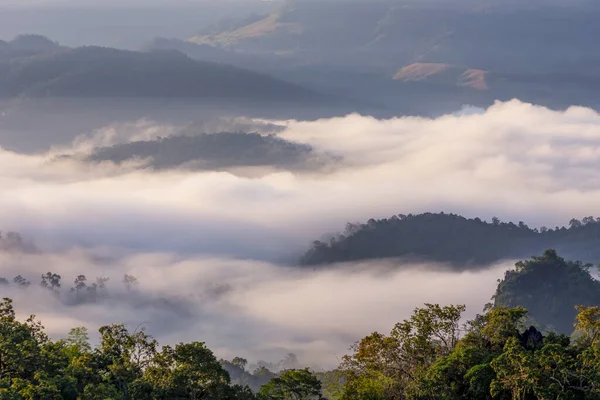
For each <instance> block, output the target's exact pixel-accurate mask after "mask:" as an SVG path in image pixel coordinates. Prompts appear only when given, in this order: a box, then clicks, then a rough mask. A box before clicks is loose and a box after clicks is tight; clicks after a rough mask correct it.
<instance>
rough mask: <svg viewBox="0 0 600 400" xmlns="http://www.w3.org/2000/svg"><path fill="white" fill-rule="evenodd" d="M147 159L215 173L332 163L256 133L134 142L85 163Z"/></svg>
mask: <svg viewBox="0 0 600 400" xmlns="http://www.w3.org/2000/svg"><path fill="white" fill-rule="evenodd" d="M136 159H137V160H148V163H147V164H144V165H146V166H149V167H152V168H155V169H166V168H175V167H185V168H189V169H195V170H204V169H207V170H214V169H220V168H227V167H245V166H252V167H258V166H271V167H275V168H285V169H312V168H319V167H323V166H325V165H327V164H328V163H330V162H333V161H334V157H333V156H329V155H326V154H323V155H319V154H317V153H316V152H315V151H314V149H313V148H312V147H311V146H309V145H305V144H299V143H293V142H289V141H286V140H284V139H281V138H278V137H276V136H274V135H260V134H258V133H231V132H222V133H213V134H206V133H203V134H198V135H193V136H187V135H176V136H169V137H165V138H159V139H157V140H151V141H136V142H131V143H125V144H117V145H114V146H110V147H101V148H97V149H95V150H94V151H93V152H92V154H91V155H89V156H85V157H84V161H89V162H101V161H112V162H114V163H117V164H121V163H123V162H126V161H132V160H136Z"/></svg>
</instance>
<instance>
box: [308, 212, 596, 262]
mask: <svg viewBox="0 0 600 400" xmlns="http://www.w3.org/2000/svg"><path fill="white" fill-rule="evenodd" d="M548 248H554V249H556V250H558V251H559V252H560V253H561V254H565V255H566V256H568V257H571V258H576V259H582V260H586V261H589V262H600V222H598V220H596V219H594V218H593V217H587V218H584V219H583V221H578V220H572V221H571V223H570V227H569V228H568V229H567V228H564V227H563V228H556V229H555V230H549V229H546V228H542V229H540V230H537V229H532V228H529V227H528V226H527V225H526V224H525V223H523V222H519V223H518V224H514V223H512V222H509V223H505V222H500V221H499V220H498V219H497V218H494V219H493V220H492V222H486V221H482V220H481V219H479V218H474V219H468V218H465V217H462V216H460V215H455V214H444V213H440V214H433V213H426V214H420V215H412V214H410V215H408V216H406V215H394V216H392V217H391V218H388V219H381V220H374V219H371V220H369V221H368V222H367V223H366V224H348V225H347V226H346V230H345V232H344V233H343V234H342V235H339V236H338V237H334V238H331V240H330V241H329V242H322V241H316V242H314V243H313V247H312V248H311V249H310V250H309V251H308V252H307V253H306V254H305V255H304V257H303V258H302V260H301V262H302V264H306V265H318V264H329V263H334V262H344V261H356V260H366V259H373V258H391V257H412V258H417V259H426V260H433V261H440V262H446V263H450V264H452V266H453V268H455V269H460V270H462V269H468V268H481V266H482V265H486V264H489V263H492V262H496V261H499V260H502V259H510V258H523V257H529V256H530V255H531V254H539V253H541V252H543V251H544V250H545V249H548Z"/></svg>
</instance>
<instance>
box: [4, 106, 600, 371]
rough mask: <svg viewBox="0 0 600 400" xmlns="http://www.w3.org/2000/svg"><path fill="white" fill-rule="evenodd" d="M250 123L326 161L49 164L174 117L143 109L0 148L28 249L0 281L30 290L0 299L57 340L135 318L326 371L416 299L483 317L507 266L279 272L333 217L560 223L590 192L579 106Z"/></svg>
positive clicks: (335, 224)
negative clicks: (76, 282) (103, 279)
mask: <svg viewBox="0 0 600 400" xmlns="http://www.w3.org/2000/svg"><path fill="white" fill-rule="evenodd" d="M244 123H246V122H244ZM253 123H257V124H259V125H258V126H257V125H252V124H250V125H249V128H248V129H252V130H253V131H259V132H260V126H263V127H265V128H264V129H265V132H263V133H265V134H267V133H271V134H276V135H277V136H278V137H281V138H282V139H285V140H288V141H291V142H295V143H301V144H308V145H310V146H312V147H313V148H314V149H315V150H316V151H320V152H323V153H325V152H326V153H330V154H333V155H335V156H336V157H337V160H338V161H337V162H336V164H335V165H333V166H332V167H331V168H329V169H325V170H306V171H302V172H294V171H286V170H275V171H272V172H269V173H264V174H260V175H259V176H257V175H253V174H247V175H244V174H239V173H232V172H230V171H188V170H182V169H169V170H161V171H155V170H152V169H140V168H139V166H138V165H136V162H135V161H132V162H131V163H130V164H126V163H125V164H121V165H115V164H112V163H110V162H102V163H86V162H79V161H76V160H73V159H62V160H60V159H58V160H57V156H58V155H62V154H74V153H76V152H80V151H92V150H93V148H94V147H96V146H108V145H112V144H115V143H124V142H129V141H133V140H140V139H143V140H152V139H155V138H156V137H158V136H162V137H164V136H168V135H170V134H173V133H174V132H179V130H180V129H181V127H176V126H170V125H164V124H159V123H153V122H152V121H138V122H136V121H132V122H131V123H128V124H112V125H110V126H107V127H106V128H105V129H103V130H100V131H97V132H88V133H87V136H85V137H80V138H78V139H77V140H76V141H75V142H73V144H72V145H71V146H68V147H66V148H65V146H60V147H56V148H53V149H52V150H50V151H49V152H46V153H43V154H33V155H32V154H19V153H15V152H10V151H6V150H0V185H2V188H3V195H2V196H1V197H0V209H1V210H2V213H0V227H1V228H2V229H3V230H5V231H8V230H12V231H18V232H21V233H22V234H23V235H24V236H25V237H27V238H30V239H32V240H33V241H34V242H35V244H36V246H37V247H38V248H39V249H40V253H37V254H13V253H10V254H9V253H6V254H4V255H2V261H1V264H0V276H5V277H6V278H12V277H13V276H15V275H18V274H20V275H23V276H25V277H27V278H28V279H30V280H32V282H33V283H32V286H31V287H30V288H29V289H28V290H27V291H20V290H18V289H16V288H11V289H5V287H2V286H0V291H2V295H4V294H5V293H8V295H9V296H11V297H15V299H16V302H17V309H19V310H21V311H22V312H35V313H36V314H38V316H39V317H40V318H41V319H42V320H43V321H44V322H45V324H46V325H47V326H48V328H49V329H50V331H51V332H52V333H53V334H56V335H61V334H64V333H65V332H66V331H68V329H70V328H71V327H73V326H75V325H87V326H88V327H90V328H96V327H98V326H99V325H101V324H105V323H110V322H125V323H127V324H128V325H130V326H132V327H135V326H137V325H138V324H140V323H147V327H148V331H149V332H150V333H152V334H154V335H156V336H157V337H158V338H160V339H162V341H163V342H164V341H166V342H174V341H182V340H191V339H195V340H206V341H207V343H208V345H209V346H210V347H211V348H213V349H214V350H216V352H217V353H218V355H220V356H223V357H228V356H234V355H242V356H246V357H248V358H250V359H258V358H266V359H271V360H272V359H277V358H280V357H281V356H282V355H283V354H285V353H286V352H288V351H293V352H295V353H297V354H299V355H300V356H301V357H302V358H303V359H304V360H305V361H306V362H311V363H319V364H322V365H333V364H336V362H337V360H336V358H335V354H337V355H338V356H339V355H340V353H343V352H344V349H346V348H347V347H348V346H349V345H350V344H351V343H352V342H353V341H355V340H357V339H359V338H360V337H361V336H362V335H364V334H367V333H369V332H371V331H373V330H377V329H381V330H388V329H389V328H390V326H391V325H392V324H393V323H394V322H397V321H399V320H401V319H403V318H405V317H407V316H408V314H409V312H410V311H411V310H412V309H413V308H414V307H415V306H417V305H419V304H421V303H423V302H441V303H466V304H467V305H468V306H469V310H470V312H471V313H472V314H474V313H476V312H478V311H480V310H481V308H482V306H483V305H484V304H485V303H486V302H487V301H488V299H489V298H490V296H491V295H492V294H493V291H494V287H495V284H496V279H497V278H499V277H501V275H502V272H503V271H504V270H505V269H506V268H507V267H508V265H510V263H507V264H505V265H502V266H500V267H497V268H496V267H492V268H490V269H486V270H484V271H483V272H480V273H463V274H452V273H449V272H441V271H440V270H439V268H434V269H432V268H430V267H431V266H428V265H420V266H417V265H405V268H403V269H402V270H401V271H390V270H389V268H384V270H385V271H386V272H382V269H381V268H383V267H385V266H381V265H380V264H381V263H382V262H381V261H378V262H367V263H364V264H361V265H359V266H355V265H354V266H336V267H335V268H333V269H327V270H322V271H321V270H319V271H313V270H312V269H308V270H307V269H294V268H293V267H290V266H289V265H293V264H294V263H295V262H297V260H298V258H299V256H300V255H301V254H302V252H303V251H305V250H306V249H307V248H308V244H309V243H310V242H311V241H312V240H314V239H318V238H320V237H321V236H322V235H323V234H327V233H328V232H329V233H331V232H336V231H341V230H343V228H344V225H345V223H346V222H348V221H351V222H354V221H366V220H368V219H369V218H377V217H388V216H390V215H393V214H398V213H404V214H408V213H419V212H425V211H432V212H435V211H444V212H455V213H460V214H463V215H466V216H479V217H481V218H484V219H488V220H490V219H491V218H492V217H493V216H498V217H500V218H501V219H503V220H512V221H519V220H523V221H527V222H528V223H529V224H530V225H533V226H539V225H546V226H554V225H564V224H566V223H567V222H568V220H569V219H570V218H571V217H574V216H585V215H594V214H597V212H595V211H596V209H597V204H599V202H600V190H599V189H598V188H599V187H600V185H599V183H600V178H599V175H598V173H597V170H598V164H599V161H598V160H599V159H600V158H599V157H598V156H599V155H600V115H599V114H598V113H596V112H594V111H592V110H590V109H585V108H579V107H573V108H570V109H568V110H565V111H552V110H549V109H546V108H542V107H536V106H533V105H530V104H525V103H521V102H519V101H511V102H507V103H497V104H496V105H494V106H492V107H490V108H489V109H487V110H472V109H465V110H463V111H461V112H458V113H455V114H451V115H444V116H441V117H439V118H435V119H427V118H416V117H402V118H394V119H388V120H378V119H375V118H373V117H367V116H360V115H348V116H345V117H339V118H332V119H322V120H317V121H294V120H290V121H254V122H253ZM260 124H262V125H260ZM245 126H248V125H245ZM48 129H52V127H49V128H48ZM206 129H207V128H206ZM202 130H205V128H198V133H202V132H201V131H202ZM186 133H187V134H193V132H190V131H188V132H186ZM0 145H1V143H0ZM281 264H285V265H288V266H282V265H281ZM48 271H52V272H56V273H59V274H61V276H63V279H64V284H65V285H66V286H69V285H70V284H71V282H72V280H73V279H74V278H75V276H76V275H79V274H85V275H86V276H87V277H88V278H90V279H95V277H96V276H107V277H110V278H111V280H110V281H109V282H110V285H109V290H110V293H111V295H110V296H109V297H108V298H106V299H104V300H103V301H101V302H98V303H94V304H87V303H86V304H80V305H73V304H71V303H69V302H68V301H67V300H65V299H63V300H61V301H59V300H52V298H51V297H49V296H50V295H49V294H48V293H46V292H43V291H41V290H40V289H38V288H37V284H38V277H39V276H40V275H41V274H43V273H46V272H48ZM436 271H437V272H436ZM126 273H129V274H132V275H134V276H136V277H137V278H138V279H139V281H140V285H139V288H138V289H137V292H136V293H132V292H130V291H126V290H124V289H123V287H122V285H120V284H119V281H120V280H121V279H122V277H123V275H124V274H126Z"/></svg>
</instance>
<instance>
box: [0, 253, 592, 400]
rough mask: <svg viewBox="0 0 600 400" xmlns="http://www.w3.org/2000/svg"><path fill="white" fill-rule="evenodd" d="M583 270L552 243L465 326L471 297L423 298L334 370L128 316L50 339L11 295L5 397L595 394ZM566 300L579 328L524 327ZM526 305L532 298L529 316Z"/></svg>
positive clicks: (3, 312)
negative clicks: (244, 353)
mask: <svg viewBox="0 0 600 400" xmlns="http://www.w3.org/2000/svg"><path fill="white" fill-rule="evenodd" d="M587 269H588V266H586V265H584V264H581V263H578V262H570V261H565V260H564V259H562V258H560V257H559V256H558V255H557V254H556V252H555V251H553V250H548V251H546V252H545V253H544V254H543V255H542V256H541V257H534V258H533V259H531V260H529V261H522V262H519V263H517V265H516V270H514V271H509V272H507V275H506V279H505V280H504V281H503V282H501V283H500V285H499V287H498V291H497V293H496V295H495V304H494V305H493V306H492V307H489V308H488V309H487V310H486V311H485V312H484V313H483V314H480V315H477V316H476V317H475V318H474V319H472V320H470V321H468V322H466V323H465V324H463V323H462V322H463V321H464V320H463V313H464V311H465V307H464V306H463V305H450V306H442V305H438V304H425V305H424V306H423V307H420V308H417V309H415V310H414V313H413V314H412V316H410V317H409V318H408V319H405V320H403V321H401V322H399V323H397V324H396V325H395V326H394V327H393V329H392V330H391V331H390V333H389V334H382V333H379V332H374V333H372V334H370V335H368V336H366V337H365V338H363V339H362V340H360V341H358V342H356V343H355V344H354V345H353V346H352V347H351V349H350V352H349V354H348V355H346V356H344V357H343V359H342V360H341V363H340V365H339V367H338V368H336V369H335V370H331V371H311V370H309V369H301V368H300V366H297V365H298V362H297V360H296V359H295V357H294V356H293V355H291V354H290V355H288V357H287V358H286V359H284V360H282V362H280V363H279V365H277V366H275V365H269V364H266V363H262V364H261V363H259V365H258V366H257V368H256V369H255V370H254V371H251V370H248V369H247V367H248V361H247V360H245V359H243V358H240V357H236V358H234V359H232V360H218V359H217V358H216V356H215V355H214V354H213V353H212V351H211V350H210V349H209V348H207V347H206V345H205V344H204V343H203V342H191V343H180V344H177V345H175V346H162V347H161V346H160V344H159V343H158V342H157V341H156V340H154V339H153V338H152V337H151V336H149V335H148V333H147V332H145V331H144V330H143V329H136V330H135V331H133V332H131V331H130V330H128V329H127V328H126V327H125V326H124V325H120V324H115V325H109V326H103V327H101V328H100V330H99V334H100V335H99V338H100V339H99V343H98V344H97V346H93V345H92V344H91V343H90V341H89V336H88V330H87V329H86V328H85V327H76V328H74V329H72V330H71V333H70V334H69V335H68V337H67V338H66V339H61V340H51V339H50V338H49V337H48V336H47V335H46V334H45V333H44V328H43V326H42V325H41V323H40V322H38V321H37V320H36V319H35V317H31V318H29V319H27V320H26V321H21V320H19V319H18V318H17V317H16V311H15V309H14V308H13V304H12V301H11V300H10V299H4V300H3V301H2V302H0V398H2V399H11V400H13V399H14V400H17V399H18V400H21V399H23V400H25V399H65V400H66V399H69V400H71V399H72V400H76V399H98V400H100V399H103V400H105V399H119V400H121V399H131V400H142V399H144V400H145V399H148V400H150V399H211V400H217V399H219V400H220V399H223V400H225V399H249V400H250V399H257V400H317V399H330V400H334V399H339V400H353V399H356V400H397V399H415V400H416V399H457V400H458V399H474V400H479V399H481V400H487V399H506V400H508V399H525V400H530V399H531V400H534V399H535V400H538V399H559V398H563V399H596V398H598V395H600V391H599V389H598V388H600V361H599V360H600V308H599V307H598V306H597V305H589V306H583V305H578V304H579V303H580V302H583V303H588V302H589V301H588V300H589V298H587V297H586V296H588V295H593V294H595V295H597V293H598V288H597V286H596V285H597V284H598V283H597V282H596V281H593V282H592V281H591V278H590V276H589V273H588V272H587ZM544 275H545V277H544ZM46 278H48V277H46ZM51 278H52V277H49V278H48V279H51ZM44 283H48V280H47V279H45V278H44V277H42V286H44V285H43V284H44ZM577 283H579V285H578V286H573V284H577ZM44 288H45V289H46V290H55V289H54V288H52V287H50V285H46V286H44ZM22 289H23V290H29V287H23V288H22ZM584 291H587V292H585V293H584ZM544 292H547V295H545V296H546V297H543V298H539V299H537V298H535V297H536V296H540V295H541V294H543V293H544ZM590 292H594V293H591V294H590ZM586 293H587V294H586ZM532 298H534V299H533V300H532ZM549 298H554V299H556V301H555V302H554V303H552V304H548V309H549V310H548V312H546V311H545V310H544V309H543V308H541V307H540V304H542V302H543V301H545V300H547V299H549ZM559 302H562V304H561V305H560V306H559V309H560V310H562V311H565V312H568V313H569V314H570V315H571V316H572V317H573V319H572V321H571V329H569V331H570V330H575V333H576V334H575V335H573V336H572V337H569V336H566V335H563V334H558V333H553V332H550V333H547V334H545V335H544V334H543V333H542V332H541V331H540V330H538V329H536V328H535V327H533V326H530V327H529V328H527V326H528V325H525V323H526V322H528V321H530V320H532V319H533V320H538V321H539V320H540V319H543V318H558V319H559V320H560V321H559V322H555V325H556V326H558V325H559V323H562V322H563V321H564V322H565V328H567V326H566V320H565V319H564V318H563V316H562V315H561V314H560V313H556V312H555V311H556V305H557V304H558V303H559ZM508 303H510V304H511V305H512V306H511V307H506V306H505V304H508ZM522 304H523V305H525V304H527V305H531V306H532V312H533V314H532V315H531V316H530V315H529V314H528V312H527V311H526V310H525V309H524V308H523V307H521V305H522ZM569 309H570V310H569ZM307 323H310V321H307ZM569 333H570V332H569ZM573 337H576V339H573ZM199 339H201V338H199Z"/></svg>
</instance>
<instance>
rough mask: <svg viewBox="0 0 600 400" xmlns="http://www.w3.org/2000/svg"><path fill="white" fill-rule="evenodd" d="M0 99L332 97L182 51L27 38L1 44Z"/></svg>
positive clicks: (298, 99) (287, 99)
mask: <svg viewBox="0 0 600 400" xmlns="http://www.w3.org/2000/svg"><path fill="white" fill-rule="evenodd" d="M0 97H4V98H13V97H26V98H37V97H62V98H65V97H74V98H94V97H96V98H99V97H106V98H112V97H114V98H189V99H204V100H206V99H208V100H223V101H246V102H271V103H297V104H302V103H311V104H314V103H319V102H325V103H326V102H327V101H331V98H329V97H327V96H325V95H323V94H320V93H317V92H315V91H313V90H310V89H307V88H303V87H301V86H299V85H296V84H292V83H288V82H285V81H282V80H280V79H275V78H273V77H270V76H268V75H266V74H261V73H256V72H252V71H249V70H246V69H242V68H238V67H234V66H230V65H224V64H218V63H213V62H206V61H196V60H192V59H191V58H189V57H188V56H186V55H184V54H182V53H180V52H177V51H151V52H133V51H124V50H116V49H111V48H103V47H81V48H75V49H70V48H64V47H60V46H58V45H57V44H55V43H53V42H51V41H50V40H48V39H46V38H43V37H39V36H35V35H27V36H22V37H19V38H17V39H15V40H13V41H12V42H3V44H0Z"/></svg>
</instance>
